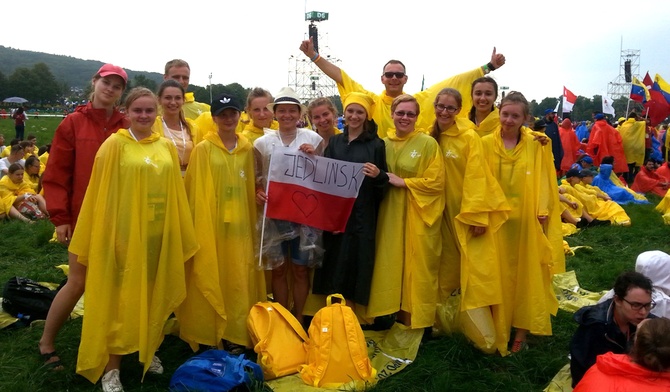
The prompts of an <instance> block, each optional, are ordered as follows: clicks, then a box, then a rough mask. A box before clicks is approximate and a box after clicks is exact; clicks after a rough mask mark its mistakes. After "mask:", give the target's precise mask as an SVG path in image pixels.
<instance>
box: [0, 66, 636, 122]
mask: <svg viewBox="0 0 670 392" xmlns="http://www.w3.org/2000/svg"><path fill="white" fill-rule="evenodd" d="M150 76H151V77H148V76H147V75H144V74H141V73H135V75H134V76H133V77H132V78H131V79H130V80H129V82H128V86H127V87H128V88H127V89H126V92H127V91H128V90H130V89H131V88H133V87H138V86H142V87H146V88H148V89H150V90H151V91H156V90H157V88H158V84H159V83H160V82H159V81H157V80H156V77H155V75H150ZM250 90H251V89H250V88H246V87H244V86H242V85H240V84H239V83H231V84H227V85H223V84H214V85H212V86H211V96H217V95H219V94H222V93H226V94H230V95H233V96H235V97H236V98H237V99H239V100H240V102H246V98H247V95H248V94H249V91H250ZM90 91H91V86H90V84H88V85H86V86H85V88H83V89H82V88H72V89H71V88H70V87H69V86H68V85H67V83H66V82H62V81H59V80H57V79H56V77H55V76H54V75H53V73H52V72H51V70H50V69H49V66H47V65H46V64H45V63H37V64H35V65H33V66H32V67H30V68H29V67H17V68H15V69H14V72H12V73H11V74H10V75H9V76H5V74H4V73H2V72H1V71H0V100H1V99H4V98H7V97H13V96H19V97H23V98H25V99H27V100H28V101H29V102H30V104H29V105H33V106H44V105H67V103H68V102H75V103H80V102H82V101H85V100H86V99H87V98H88V96H89V94H90ZM189 91H192V92H193V93H194V96H195V100H196V101H198V102H210V88H209V86H208V87H202V86H197V85H189ZM329 98H330V99H331V100H332V101H333V102H334V103H335V106H336V107H337V108H338V109H339V110H340V112H341V111H342V107H341V106H342V104H341V102H340V97H339V96H333V97H329ZM558 100H559V98H558V97H547V98H544V99H543V100H542V101H540V102H539V103H538V102H537V101H536V100H532V101H531V102H530V110H531V113H532V114H533V115H534V116H535V117H543V115H544V111H545V109H549V108H551V109H554V108H556V107H557V103H558ZM612 106H613V107H614V110H615V112H616V116H615V117H617V118H618V117H626V108H627V106H628V98H626V97H621V98H618V99H615V100H613V102H612ZM641 109H642V106H641V105H640V104H638V103H636V102H631V103H630V108H629V109H628V110H629V111H630V110H637V111H640V110H641ZM601 110H602V96H600V95H594V96H593V98H592V99H589V98H587V97H583V96H581V95H580V96H578V97H577V101H576V103H575V105H574V108H573V111H572V112H571V113H570V114H569V115H567V116H569V117H570V118H571V119H572V120H573V121H581V120H590V119H591V117H592V113H593V112H594V111H601ZM559 114H560V113H559Z"/></svg>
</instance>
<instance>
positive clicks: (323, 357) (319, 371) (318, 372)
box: [312, 294, 339, 388]
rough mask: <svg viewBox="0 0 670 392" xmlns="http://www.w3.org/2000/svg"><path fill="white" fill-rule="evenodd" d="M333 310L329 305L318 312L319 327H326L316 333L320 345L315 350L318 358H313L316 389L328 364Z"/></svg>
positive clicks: (331, 344)
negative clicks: (319, 318)
mask: <svg viewBox="0 0 670 392" xmlns="http://www.w3.org/2000/svg"><path fill="white" fill-rule="evenodd" d="M338 295H339V294H338ZM328 302H330V296H329V297H328ZM333 308H335V306H330V303H329V304H328V306H327V307H326V308H324V309H321V310H319V316H320V317H321V323H320V325H327V327H321V330H320V331H316V332H317V333H318V334H319V337H320V342H319V343H320V344H319V348H318V350H317V355H318V358H315V360H316V369H314V371H313V373H312V374H313V376H314V380H312V382H313V384H312V385H313V386H314V387H317V388H318V387H319V384H320V383H321V380H322V379H323V376H324V375H325V374H326V369H328V362H329V361H330V350H331V349H332V346H333V311H334V309H333Z"/></svg>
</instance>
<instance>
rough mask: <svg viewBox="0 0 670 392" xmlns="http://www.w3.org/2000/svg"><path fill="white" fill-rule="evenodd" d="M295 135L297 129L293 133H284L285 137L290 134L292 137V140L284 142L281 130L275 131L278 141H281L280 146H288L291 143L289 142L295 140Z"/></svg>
mask: <svg viewBox="0 0 670 392" xmlns="http://www.w3.org/2000/svg"><path fill="white" fill-rule="evenodd" d="M297 135H298V130H297V129H296V130H295V132H293V133H290V134H289V133H287V134H286V135H285V136H286V137H291V136H292V137H293V140H291V141H290V142H288V144H287V143H284V139H283V138H282V137H281V131H277V136H279V141H280V142H281V144H282V146H285V147H289V146H290V145H291V143H293V142H294V141H295V138H296V136H297Z"/></svg>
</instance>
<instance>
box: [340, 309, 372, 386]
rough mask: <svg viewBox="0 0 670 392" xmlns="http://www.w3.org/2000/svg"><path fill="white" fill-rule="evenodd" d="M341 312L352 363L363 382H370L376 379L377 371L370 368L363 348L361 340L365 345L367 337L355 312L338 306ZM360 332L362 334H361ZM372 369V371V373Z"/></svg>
mask: <svg viewBox="0 0 670 392" xmlns="http://www.w3.org/2000/svg"><path fill="white" fill-rule="evenodd" d="M338 308H339V311H340V312H342V320H344V330H345V332H346V334H347V344H348V346H349V354H350V355H351V361H352V362H353V364H354V367H355V368H356V371H357V372H358V375H359V376H360V377H361V378H362V379H363V380H369V379H371V378H374V377H375V374H376V371H375V369H374V368H372V367H371V366H370V362H369V358H368V353H367V350H364V349H363V348H362V347H361V340H360V338H361V337H363V344H365V337H364V336H362V335H363V333H362V332H363V331H362V330H361V326H360V324H358V320H357V319H356V316H355V315H354V312H353V310H352V309H351V308H349V307H348V306H338ZM359 332H360V334H359ZM370 369H372V371H370Z"/></svg>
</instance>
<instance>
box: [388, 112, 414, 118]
mask: <svg viewBox="0 0 670 392" xmlns="http://www.w3.org/2000/svg"><path fill="white" fill-rule="evenodd" d="M393 114H395V115H396V116H398V117H400V118H402V117H407V118H414V117H416V113H414V112H403V111H399V112H394V113H393Z"/></svg>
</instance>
